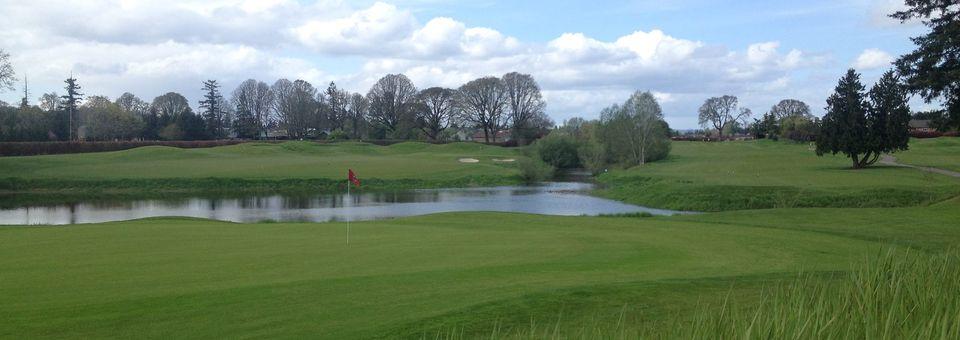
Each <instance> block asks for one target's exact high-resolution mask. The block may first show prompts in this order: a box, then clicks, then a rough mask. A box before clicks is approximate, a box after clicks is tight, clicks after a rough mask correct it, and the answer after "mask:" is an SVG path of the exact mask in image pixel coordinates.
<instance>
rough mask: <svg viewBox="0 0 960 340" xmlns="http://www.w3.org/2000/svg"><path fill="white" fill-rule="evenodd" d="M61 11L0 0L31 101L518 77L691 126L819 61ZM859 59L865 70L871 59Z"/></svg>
mask: <svg viewBox="0 0 960 340" xmlns="http://www.w3.org/2000/svg"><path fill="white" fill-rule="evenodd" d="M68 7H69V6H62V4H61V3H59V2H57V1H53V0H37V1H33V2H30V3H25V2H22V1H12V0H0V8H2V9H3V11H4V12H5V13H9V15H8V17H9V18H10V19H9V21H8V25H6V26H8V28H5V29H4V30H2V31H0V41H3V42H4V44H5V45H6V46H5V48H6V49H8V51H9V52H11V53H12V54H13V56H14V61H15V63H16V64H17V65H22V66H18V68H19V69H18V73H21V74H27V75H28V76H29V77H30V78H31V84H35V86H37V87H47V88H41V89H37V88H36V87H35V88H34V90H33V92H35V93H38V94H39V93H40V92H47V91H51V90H54V89H58V88H60V87H62V86H61V83H62V79H63V78H65V76H66V75H68V74H69V73H70V72H74V73H75V74H76V75H77V76H79V77H80V79H81V83H82V84H83V86H84V89H85V91H86V92H87V93H90V94H106V95H109V96H117V95H119V94H120V93H122V92H123V91H132V92H134V93H137V94H139V95H141V96H143V97H145V98H147V99H149V98H152V97H153V96H156V95H159V94H161V93H163V92H166V91H178V92H182V93H183V94H184V95H186V96H187V97H188V98H193V99H196V98H198V96H199V85H200V81H202V80H205V79H218V80H220V81H221V83H223V84H224V85H225V87H226V88H225V92H229V91H230V90H231V89H232V86H234V85H235V84H237V83H239V82H240V81H242V80H244V79H246V78H257V79H261V80H264V81H268V82H272V81H273V80H275V79H277V78H280V77H285V78H301V79H305V80H308V81H310V82H312V83H314V84H315V85H317V86H322V85H321V84H325V83H326V82H329V81H331V80H335V81H337V83H338V84H341V86H342V87H345V88H347V89H349V90H352V91H357V92H366V90H367V89H368V88H369V86H370V85H371V84H373V83H374V82H375V81H376V80H377V79H378V78H379V77H381V76H382V75H384V74H386V73H398V72H400V73H405V74H406V75H408V76H409V77H410V78H411V79H412V80H413V81H414V82H415V83H416V84H417V85H418V86H420V87H429V86H447V87H457V86H459V85H461V84H463V83H465V82H467V81H469V80H471V79H474V78H476V77H480V76H487V75H501V74H504V73H506V72H510V71H520V72H524V73H530V74H532V75H533V76H534V77H535V78H536V79H537V80H538V81H539V82H540V83H541V86H542V88H543V90H544V96H545V97H546V98H547V100H548V102H549V105H548V112H549V113H550V114H551V115H553V116H554V119H556V120H557V121H561V120H563V119H566V118H570V117H572V116H586V117H595V116H596V114H597V112H598V111H599V110H600V109H601V108H602V107H604V106H607V105H609V104H612V103H615V102H622V101H623V100H625V99H626V98H627V97H628V96H629V95H630V93H632V92H633V91H635V90H649V91H652V92H653V93H654V94H655V95H656V97H657V98H658V99H659V100H660V101H661V104H663V105H664V110H665V112H666V113H667V117H668V120H670V121H671V123H675V124H680V125H681V126H692V125H695V117H693V115H694V112H695V107H696V106H698V105H699V103H700V102H702V100H703V98H706V97H709V96H715V95H721V94H744V95H749V96H753V97H754V98H766V97H771V98H773V97H779V96H781V93H782V92H787V91H788V90H789V88H790V87H791V86H792V85H794V84H796V83H797V82H798V79H797V78H796V77H795V75H794V73H795V72H796V71H797V70H803V69H807V68H810V67H815V66H819V65H822V64H823V63H824V62H825V60H826V59H825V58H824V56H823V55H817V54H811V53H808V52H804V51H800V50H797V49H789V48H783V47H782V46H781V43H780V42H777V41H766V42H756V43H754V44H750V45H748V46H742V47H737V48H729V47H726V46H722V45H717V44H711V43H709V42H703V41H699V40H691V39H685V38H682V37H676V36H672V35H670V34H668V33H667V32H664V31H662V30H659V29H651V30H637V31H634V32H624V34H623V35H621V36H619V37H616V38H613V39H598V38H595V37H591V36H589V35H587V34H584V33H577V32H569V33H563V34H559V35H557V36H555V37H553V38H552V39H546V40H544V41H520V40H519V39H517V38H515V37H512V36H510V35H509V34H505V33H504V32H501V31H498V30H497V29H495V28H489V27H472V26H469V25H467V24H465V23H464V22H461V21H458V20H457V19H456V18H451V17H435V18H429V20H425V21H421V19H425V18H417V16H416V15H415V14H414V12H413V11H411V10H408V9H404V8H401V7H398V6H395V5H393V4H388V3H384V2H376V3H373V4H372V5H369V6H365V7H362V8H353V7H351V4H350V3H349V2H344V1H342V0H316V1H314V2H301V1H295V0H268V1H261V0H212V1H201V0H186V1H177V2H169V1H165V2H161V1H124V0H99V1H97V0H92V1H84V2H81V3H77V4H76V5H75V6H72V7H70V8H69V9H68ZM67 10H69V11H70V12H66V11H67ZM50 17H56V18H58V20H49V19H48V18H50ZM146 23H149V24H146ZM868 51H869V50H868ZM881 53H882V52H881ZM865 54H866V52H865ZM861 57H863V56H861ZM887 57H889V55H887ZM860 59H864V60H866V61H864V63H867V64H870V65H874V64H876V63H877V61H874V60H875V59H878V58H877V56H875V55H871V56H868V57H863V58H858V61H857V63H858V64H859V63H860ZM39 60H42V61H43V62H37V61H39ZM879 60H883V59H882V58H879ZM871 62H872V64H871ZM886 62H889V59H887V60H886ZM875 67H876V66H875ZM21 71H22V72H21ZM799 81H802V79H799ZM8 101H9V100H8Z"/></svg>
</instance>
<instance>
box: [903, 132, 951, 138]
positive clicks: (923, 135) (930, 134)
mask: <svg viewBox="0 0 960 340" xmlns="http://www.w3.org/2000/svg"><path fill="white" fill-rule="evenodd" d="M940 136H943V133H941V132H940V131H933V130H910V137H913V138H937V137H940Z"/></svg>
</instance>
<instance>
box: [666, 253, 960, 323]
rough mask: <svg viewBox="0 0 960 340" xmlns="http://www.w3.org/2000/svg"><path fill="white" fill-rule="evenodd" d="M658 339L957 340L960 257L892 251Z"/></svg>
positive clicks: (697, 318)
mask: <svg viewBox="0 0 960 340" xmlns="http://www.w3.org/2000/svg"><path fill="white" fill-rule="evenodd" d="M655 337H658V338H688V339H689V338H727V339H731V338H737V339H957V338H960V252H958V251H956V250H954V251H950V252H947V253H943V254H937V255H929V254H923V253H904V252H897V251H893V250H890V251H886V252H884V253H883V254H880V255H879V256H878V257H877V258H874V259H869V260H868V261H866V262H865V264H862V265H860V266H859V267H858V268H856V269H855V270H854V271H853V272H852V273H851V274H850V275H849V276H847V277H845V278H843V279H841V280H823V279H820V278H817V277H816V276H813V275H804V276H802V277H801V278H800V279H799V280H797V281H794V282H790V283H787V284H784V285H782V286H780V287H776V288H773V289H771V290H770V291H768V292H765V294H764V296H763V298H762V302H761V303H760V305H759V306H741V305H739V304H738V303H737V302H736V301H728V302H727V303H725V304H724V307H723V308H721V309H720V310H719V311H715V312H710V313H703V312H701V313H696V314H695V315H694V317H693V320H692V321H689V322H685V323H677V324H675V326H674V327H670V328H669V329H667V330H665V331H663V332H661V333H659V334H656V336H655Z"/></svg>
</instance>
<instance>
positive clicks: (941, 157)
mask: <svg viewBox="0 0 960 340" xmlns="http://www.w3.org/2000/svg"><path fill="white" fill-rule="evenodd" d="M895 156H896V157H897V159H898V161H899V162H900V163H904V164H910V165H919V166H927V167H934V168H941V169H947V170H951V171H957V172H960V138H957V137H940V138H931V139H914V140H912V141H911V143H910V150H907V151H904V152H900V153H897V154H896V155H895Z"/></svg>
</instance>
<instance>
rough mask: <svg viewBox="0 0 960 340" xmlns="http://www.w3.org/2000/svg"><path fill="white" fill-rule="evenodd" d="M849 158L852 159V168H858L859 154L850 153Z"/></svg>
mask: <svg viewBox="0 0 960 340" xmlns="http://www.w3.org/2000/svg"><path fill="white" fill-rule="evenodd" d="M850 158H852V159H853V168H854V169H860V155H858V154H852V155H850Z"/></svg>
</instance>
